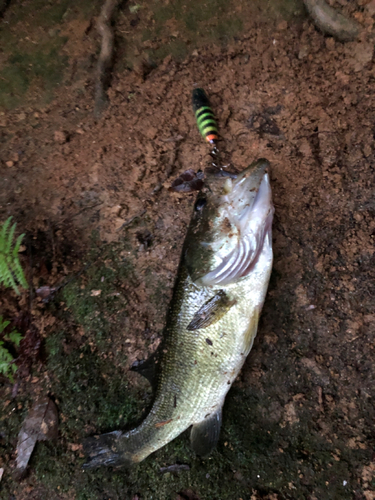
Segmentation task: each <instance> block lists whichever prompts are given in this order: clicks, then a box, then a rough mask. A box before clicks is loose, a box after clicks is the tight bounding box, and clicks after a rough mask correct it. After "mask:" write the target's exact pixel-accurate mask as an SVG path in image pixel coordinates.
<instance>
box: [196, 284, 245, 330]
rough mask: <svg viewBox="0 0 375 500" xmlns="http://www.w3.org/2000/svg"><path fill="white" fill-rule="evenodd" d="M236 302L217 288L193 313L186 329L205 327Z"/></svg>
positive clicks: (220, 316) (221, 315)
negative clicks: (214, 293)
mask: <svg viewBox="0 0 375 500" xmlns="http://www.w3.org/2000/svg"><path fill="white" fill-rule="evenodd" d="M235 303H236V300H235V299H233V300H232V299H231V298H230V297H228V295H227V294H226V293H225V292H224V290H219V291H218V292H217V293H216V295H214V296H213V297H212V298H211V299H209V300H207V302H205V303H204V304H203V306H202V307H201V308H200V309H199V310H198V311H197V312H196V313H195V314H194V316H193V319H192V320H191V321H190V323H189V324H188V326H187V330H189V331H194V330H199V329H201V328H207V327H208V326H211V325H213V324H214V323H216V322H217V321H219V319H221V318H222V317H223V316H224V315H225V314H226V313H227V312H228V311H229V309H230V308H231V307H232V306H234V304H235Z"/></svg>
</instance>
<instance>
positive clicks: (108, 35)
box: [94, 0, 119, 118]
mask: <svg viewBox="0 0 375 500" xmlns="http://www.w3.org/2000/svg"><path fill="white" fill-rule="evenodd" d="M118 3H119V0H105V2H104V5H103V7H102V10H101V12H100V16H99V19H98V22H97V30H98V32H99V34H100V35H101V37H102V44H101V49H100V55H99V59H98V65H97V68H96V83H95V103H94V115H95V116H96V117H97V118H99V117H100V115H101V114H102V112H103V110H104V108H105V107H106V105H107V100H108V99H107V94H106V89H107V86H108V82H109V77H110V75H109V72H110V69H111V66H112V59H113V46H114V44H113V41H114V35H113V31H112V29H111V19H112V16H113V12H114V10H115V8H116V7H117V5H118Z"/></svg>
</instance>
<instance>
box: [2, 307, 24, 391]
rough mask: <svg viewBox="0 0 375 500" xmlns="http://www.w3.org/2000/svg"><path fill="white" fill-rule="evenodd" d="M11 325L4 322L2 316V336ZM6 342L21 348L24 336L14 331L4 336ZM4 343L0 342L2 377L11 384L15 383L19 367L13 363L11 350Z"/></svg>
mask: <svg viewBox="0 0 375 500" xmlns="http://www.w3.org/2000/svg"><path fill="white" fill-rule="evenodd" d="M9 325H10V321H4V319H3V317H2V316H0V335H1V334H2V333H3V332H4V330H5V329H6V328H7V327H8V326H9ZM3 338H4V340H5V341H6V342H9V343H11V344H13V345H14V346H16V347H19V345H20V342H21V340H22V335H21V334H20V333H19V332H17V330H15V329H13V330H12V331H11V332H10V333H8V334H6V335H4V337H3ZM4 344H5V343H4V341H0V375H5V376H6V377H8V378H9V380H10V381H11V382H14V379H13V375H14V373H15V372H16V371H17V365H16V364H15V363H13V361H14V358H13V356H12V354H11V353H10V352H9V350H8V349H7V348H6V347H5V346H4Z"/></svg>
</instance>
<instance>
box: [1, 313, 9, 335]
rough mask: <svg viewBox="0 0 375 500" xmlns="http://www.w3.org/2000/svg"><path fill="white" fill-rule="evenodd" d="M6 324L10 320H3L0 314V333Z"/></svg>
mask: <svg viewBox="0 0 375 500" xmlns="http://www.w3.org/2000/svg"><path fill="white" fill-rule="evenodd" d="M8 325H10V321H4V320H3V317H2V316H0V333H3V331H4V330H5V328H6V327H7V326H8Z"/></svg>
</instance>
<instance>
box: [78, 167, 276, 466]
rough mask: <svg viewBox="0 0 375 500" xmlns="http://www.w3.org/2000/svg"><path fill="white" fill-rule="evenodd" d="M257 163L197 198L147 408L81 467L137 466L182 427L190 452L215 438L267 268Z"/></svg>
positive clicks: (252, 330) (266, 201) (98, 442)
mask: <svg viewBox="0 0 375 500" xmlns="http://www.w3.org/2000/svg"><path fill="white" fill-rule="evenodd" d="M267 169H268V162H266V161H265V160H260V161H258V162H256V163H255V164H253V165H251V166H250V167H249V168H248V169H246V170H245V171H244V172H242V173H241V174H239V176H238V179H236V180H234V181H232V180H229V181H228V179H223V178H222V177H216V176H214V177H213V178H212V179H209V183H208V186H209V189H208V190H206V192H203V193H201V194H200V195H199V196H198V200H197V202H196V205H195V210H194V214H193V217H192V221H191V224H190V226H189V230H188V234H187V236H186V240H185V243H184V248H183V252H182V258H181V263H180V267H179V271H178V277H177V281H176V285H175V289H174V294H173V298H172V302H171V306H170V309H169V312H168V317H167V325H166V328H165V331H164V342H163V344H162V348H161V355H160V363H159V364H160V366H161V372H160V375H159V378H158V384H157V387H156V392H155V399H154V403H153V406H152V408H151V411H150V413H149V414H148V415H147V417H146V418H145V420H144V421H143V422H142V423H141V425H140V426H139V427H137V428H136V429H134V430H132V431H129V432H124V433H122V432H120V431H115V432H113V433H108V434H104V435H102V436H99V437H98V438H89V440H88V441H87V443H86V445H85V449H86V452H87V453H88V455H89V457H90V459H91V461H90V462H88V464H87V466H96V465H103V464H104V465H121V464H122V465H126V466H129V465H132V464H134V463H137V462H140V461H142V460H143V459H145V458H146V457H147V456H148V455H150V454H151V453H153V452H154V451H156V450H157V449H159V448H161V447H162V446H164V445H165V444H167V443H168V442H170V441H171V440H173V439H174V438H176V437H177V436H178V435H179V434H181V433H182V432H183V431H185V430H186V429H187V428H189V427H190V426H193V428H192V429H193V430H192V434H191V440H192V445H193V448H194V449H195V450H196V451H197V452H198V453H205V452H206V451H210V449H212V447H213V446H214V445H215V444H216V442H217V439H218V436H219V431H220V424H221V408H222V406H223V404H224V399H225V396H226V394H227V392H228V390H229V389H230V387H231V385H232V383H233V381H234V380H235V378H236V376H237V375H238V372H239V371H240V369H241V367H242V366H243V363H244V361H245V359H246V356H247V355H248V353H249V351H250V349H251V347H252V344H253V340H254V338H255V335H256V332H257V325H258V319H259V315H260V311H261V308H262V305H263V302H264V299H265V295H266V291H267V285H268V281H269V277H270V273H271V269H272V241H271V225H272V215H273V206H272V202H271V191H270V186H269V177H268V173H267ZM202 200H203V201H204V203H203V202H202ZM234 235H235V236H234Z"/></svg>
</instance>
